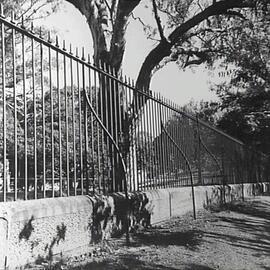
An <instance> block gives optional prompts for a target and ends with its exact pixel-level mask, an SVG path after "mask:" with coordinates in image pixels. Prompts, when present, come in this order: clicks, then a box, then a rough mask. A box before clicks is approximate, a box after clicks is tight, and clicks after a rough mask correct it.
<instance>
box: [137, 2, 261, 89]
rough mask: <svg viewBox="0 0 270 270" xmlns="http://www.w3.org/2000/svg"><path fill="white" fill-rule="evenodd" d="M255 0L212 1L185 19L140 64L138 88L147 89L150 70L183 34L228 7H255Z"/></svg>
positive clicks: (221, 12) (168, 53) (169, 52)
mask: <svg viewBox="0 0 270 270" xmlns="http://www.w3.org/2000/svg"><path fill="white" fill-rule="evenodd" d="M255 5H256V1H255V0H226V1H225V0H224V1H219V2H214V3H213V4H212V5H211V6H209V7H207V8H206V9H204V10H203V11H201V12H200V13H198V14H197V15H195V16H193V17H192V18H191V19H189V20H187V21H186V22H184V23H183V24H181V25H180V26H178V27H176V28H175V30H174V31H173V32H172V33H171V34H170V35H169V37H168V41H167V40H161V41H160V42H159V44H158V45H157V46H156V47H155V48H154V49H153V50H152V51H151V52H150V53H149V54H148V56H147V57H146V58H145V61H144V62H143V64H142V67H141V69H140V72H139V75H138V77H137V82H136V87H137V88H139V89H148V88H149V84H150V80H151V75H152V74H151V73H152V70H153V69H154V68H155V66H157V65H158V64H159V63H160V62H161V60H162V59H164V58H165V57H168V56H170V54H171V48H172V47H173V46H174V45H175V44H177V43H179V40H180V39H183V40H184V37H185V34H186V33H187V32H188V31H189V30H191V29H192V28H193V27H195V26H196V25H199V24H200V23H201V22H202V21H204V20H206V19H207V18H209V17H211V16H215V15H221V14H226V12H227V11H228V10H230V9H234V8H251V7H255Z"/></svg>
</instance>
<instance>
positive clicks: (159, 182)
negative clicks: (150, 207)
mask: <svg viewBox="0 0 270 270" xmlns="http://www.w3.org/2000/svg"><path fill="white" fill-rule="evenodd" d="M156 99H157V100H158V101H159V94H158V93H157V94H156ZM155 105H156V126H159V135H158V133H157V155H158V163H159V164H158V171H159V175H158V179H157V180H158V187H159V188H160V187H161V186H162V181H163V176H162V173H163V167H162V152H161V143H162V130H161V125H160V124H161V118H160V115H161V112H160V110H161V108H160V106H161V104H160V103H159V102H155Z"/></svg>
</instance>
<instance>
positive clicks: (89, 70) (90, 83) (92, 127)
mask: <svg viewBox="0 0 270 270" xmlns="http://www.w3.org/2000/svg"><path fill="white" fill-rule="evenodd" d="M88 62H89V63H90V57H89V56H88ZM88 75H89V91H90V93H89V94H90V102H91V104H93V93H92V80H91V68H90V67H88ZM90 122H91V123H90V124H91V125H90V128H91V153H92V161H93V162H92V178H93V180H92V185H93V193H94V194H95V167H94V164H95V161H94V159H95V146H94V125H93V115H92V113H91V114H90Z"/></svg>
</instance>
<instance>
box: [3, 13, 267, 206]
mask: <svg viewBox="0 0 270 270" xmlns="http://www.w3.org/2000/svg"><path fill="white" fill-rule="evenodd" d="M0 32H1V36H0V38H1V40H0V44H1V45H0V58H1V65H0V67H1V71H0V84H1V87H0V89H1V98H0V117H1V121H0V128H1V133H0V173H1V175H0V201H9V200H18V199H25V200H26V199H37V198H44V197H55V196H70V195H78V194H89V193H94V192H97V193H104V194H105V193H110V192H117V191H123V190H124V189H127V190H129V191H135V190H147V189H156V188H166V187H179V186H190V185H191V184H192V182H193V184H194V185H208V184H229V183H243V182H260V181H267V180H268V179H269V165H268V162H269V159H268V157H267V156H265V155H263V154H261V153H258V152H255V151H253V150H251V149H249V148H248V147H247V146H245V145H244V144H243V143H241V142H240V141H238V140H236V139H234V138H232V137H230V136H228V135H227V134H225V133H223V132H221V131H219V130H217V129H216V128H214V127H212V126H210V125H209V124H207V123H205V122H203V121H201V120H200V119H197V118H196V117H195V116H193V115H191V114H189V113H187V112H184V111H183V110H182V109H181V108H180V107H179V106H177V105H176V104H174V103H173V102H171V101H168V100H166V99H164V98H163V97H161V96H160V95H159V94H155V93H153V92H150V91H140V90H138V89H135V87H134V85H133V83H132V82H131V81H130V80H127V79H126V78H123V77H122V76H120V77H119V76H117V74H115V72H114V70H112V69H111V68H110V67H108V66H105V65H102V64H100V65H99V67H97V66H94V65H91V63H90V60H89V59H90V57H89V56H85V55H84V52H83V50H82V51H81V52H80V56H79V52H78V49H75V50H74V49H73V48H72V47H71V45H70V46H68V48H67V46H66V44H65V42H63V43H62V44H60V43H59V41H58V39H56V40H54V41H52V40H51V37H50V35H49V34H48V33H46V34H44V33H43V31H41V30H37V29H35V28H34V27H32V29H30V30H29V31H28V30H25V26H24V22H23V20H22V21H20V22H14V19H12V20H9V19H6V18H5V17H4V14H3V12H2V11H1V17H0ZM34 32H36V33H34ZM37 32H38V33H37ZM182 91H184V89H182Z"/></svg>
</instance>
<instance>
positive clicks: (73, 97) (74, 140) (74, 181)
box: [70, 45, 77, 196]
mask: <svg viewBox="0 0 270 270" xmlns="http://www.w3.org/2000/svg"><path fill="white" fill-rule="evenodd" d="M70 54H72V49H71V45H70ZM73 83H74V82H73V60H72V58H70V88H71V89H70V90H71V99H72V129H73V134H72V139H73V171H74V175H73V184H74V195H75V196H76V195H77V152H76V118H75V89H74V85H73Z"/></svg>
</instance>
